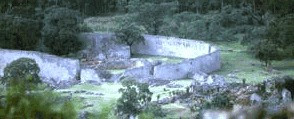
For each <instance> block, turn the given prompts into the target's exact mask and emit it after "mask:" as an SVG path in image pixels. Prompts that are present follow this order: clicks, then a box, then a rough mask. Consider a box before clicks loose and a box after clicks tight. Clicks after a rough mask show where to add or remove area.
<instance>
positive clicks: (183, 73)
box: [153, 51, 221, 79]
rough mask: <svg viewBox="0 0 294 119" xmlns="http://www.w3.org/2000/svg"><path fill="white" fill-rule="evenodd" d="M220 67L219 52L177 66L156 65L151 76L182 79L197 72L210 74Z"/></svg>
mask: <svg viewBox="0 0 294 119" xmlns="http://www.w3.org/2000/svg"><path fill="white" fill-rule="evenodd" d="M220 67H221V64H220V52H219V51H215V52H213V53H210V54H207V55H203V56H199V57H196V58H194V59H187V60H184V61H183V62H181V63H178V64H165V65H157V66H155V67H154V71H153V72H154V74H153V75H154V77H155V78H159V79H182V78H188V75H189V74H194V73H197V72H204V73H211V72H213V71H216V70H218V69H220Z"/></svg>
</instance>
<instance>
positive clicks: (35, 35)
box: [0, 15, 40, 50]
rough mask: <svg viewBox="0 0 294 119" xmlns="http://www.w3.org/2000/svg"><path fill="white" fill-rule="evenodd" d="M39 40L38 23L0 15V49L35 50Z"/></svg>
mask: <svg viewBox="0 0 294 119" xmlns="http://www.w3.org/2000/svg"><path fill="white" fill-rule="evenodd" d="M39 39H40V25H39V22H37V21H35V20H31V19H26V18H19V17H14V16H9V15H0V48H6V49H18V50H35V49H36V48H37V45H38V43H39Z"/></svg>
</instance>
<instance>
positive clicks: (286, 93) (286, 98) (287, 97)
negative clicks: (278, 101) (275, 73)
mask: <svg viewBox="0 0 294 119" xmlns="http://www.w3.org/2000/svg"><path fill="white" fill-rule="evenodd" d="M282 99H283V102H284V103H287V102H291V101H292V97H291V92H290V91H289V90H287V89H285V88H284V89H283V90H282Z"/></svg>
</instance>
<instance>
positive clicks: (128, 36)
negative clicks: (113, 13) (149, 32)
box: [115, 20, 146, 46]
mask: <svg viewBox="0 0 294 119" xmlns="http://www.w3.org/2000/svg"><path fill="white" fill-rule="evenodd" d="M115 33H116V37H117V39H118V41H119V42H120V43H124V44H127V45H129V46H132V45H133V44H134V43H139V42H142V41H143V40H144V37H143V36H142V35H143V34H144V33H146V30H145V28H144V27H143V26H139V25H137V24H136V23H134V22H129V21H128V20H127V21H124V22H122V23H121V24H120V25H119V28H118V29H117V30H116V32H115Z"/></svg>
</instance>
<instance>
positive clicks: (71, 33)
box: [42, 7, 83, 55]
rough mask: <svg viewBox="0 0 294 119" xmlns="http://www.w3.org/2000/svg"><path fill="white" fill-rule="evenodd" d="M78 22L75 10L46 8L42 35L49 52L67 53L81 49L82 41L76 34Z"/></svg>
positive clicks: (77, 14)
mask: <svg viewBox="0 0 294 119" xmlns="http://www.w3.org/2000/svg"><path fill="white" fill-rule="evenodd" d="M80 22H81V18H80V16H79V12H77V11H74V10H71V9H68V8H62V7H50V8H48V9H46V11H45V18H44V24H45V26H44V27H43V30H42V36H43V37H44V44H45V46H46V47H47V48H48V49H49V52H51V53H53V54H56V55H67V54H69V53H75V52H77V51H79V50H81V48H82V46H83V43H82V42H81V41H80V40H79V39H78V36H77V35H78V32H79V27H78V24H79V23H80Z"/></svg>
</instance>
